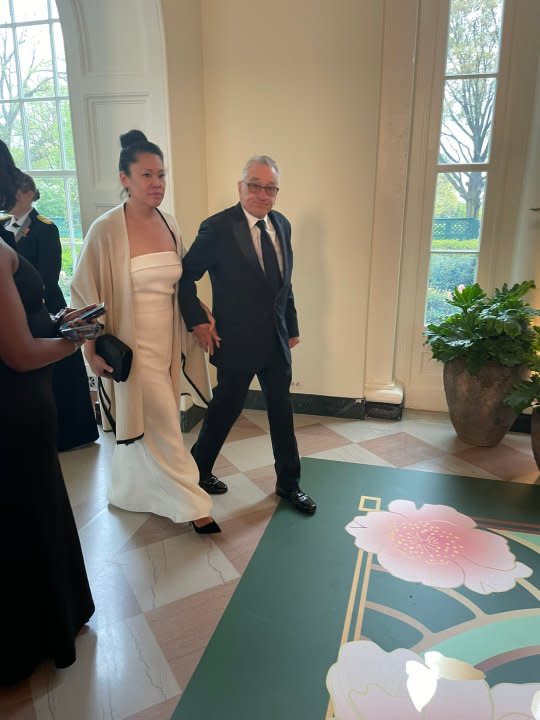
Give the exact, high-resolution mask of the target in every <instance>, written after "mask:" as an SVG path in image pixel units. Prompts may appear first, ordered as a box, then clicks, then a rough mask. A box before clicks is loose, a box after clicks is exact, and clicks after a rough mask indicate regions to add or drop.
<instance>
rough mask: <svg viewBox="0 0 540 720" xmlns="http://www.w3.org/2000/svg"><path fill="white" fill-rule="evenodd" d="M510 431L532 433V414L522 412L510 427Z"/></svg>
mask: <svg viewBox="0 0 540 720" xmlns="http://www.w3.org/2000/svg"><path fill="white" fill-rule="evenodd" d="M510 432H515V433H525V434H526V435H530V434H531V416H530V415H526V414H525V413H521V415H519V416H518V417H517V418H516V420H515V421H514V424H513V425H512V427H511V428H510Z"/></svg>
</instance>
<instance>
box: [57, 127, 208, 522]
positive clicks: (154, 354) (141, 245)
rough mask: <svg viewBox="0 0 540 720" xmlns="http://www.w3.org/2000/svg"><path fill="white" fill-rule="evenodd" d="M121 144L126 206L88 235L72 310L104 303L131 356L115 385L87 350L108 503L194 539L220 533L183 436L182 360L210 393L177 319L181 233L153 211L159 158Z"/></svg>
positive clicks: (161, 183) (158, 197)
mask: <svg viewBox="0 0 540 720" xmlns="http://www.w3.org/2000/svg"><path fill="white" fill-rule="evenodd" d="M120 140H121V144H122V151H121V153H120V162H119V166H120V180H121V183H122V185H123V187H124V189H125V190H126V191H127V195H128V199H127V201H126V202H125V203H124V204H123V205H120V206H118V207H116V208H113V209H112V210H110V211H108V212H106V213H105V214H104V215H102V216H101V217H99V218H98V219H97V220H95V221H94V223H93V224H92V226H91V227H90V229H89V231H88V234H87V236H86V238H85V243H84V246H83V249H82V252H81V256H80V258H79V262H78V265H77V269H76V272H75V275H74V278H73V283H72V286H71V299H72V303H74V305H75V307H78V306H79V305H86V304H88V303H90V302H105V304H106V307H107V314H106V315H105V316H104V322H105V332H107V333H111V334H112V335H115V336H116V337H118V338H119V339H120V340H122V341H123V342H125V343H126V345H128V346H129V347H131V349H132V350H133V364H132V368H131V371H130V374H129V377H128V379H127V381H126V382H123V383H112V381H110V380H107V379H106V378H107V373H108V372H110V371H111V368H110V367H109V366H108V365H107V364H106V362H105V360H104V359H103V358H102V357H101V356H100V355H98V354H97V353H96V348H95V343H93V342H87V343H86V345H85V355H86V358H87V360H88V363H89V364H90V367H91V368H92V371H93V372H94V374H95V375H96V376H98V377H100V378H102V380H103V382H104V383H105V384H106V390H107V391H108V395H109V396H110V397H111V403H112V407H111V410H112V415H113V416H114V418H115V420H116V441H117V444H116V448H115V451H114V456H113V462H112V470H111V479H110V485H109V490H108V499H109V502H110V503H111V504H113V505H116V506H117V507H120V508H123V509H124V510H131V511H135V512H152V513H155V514H157V515H164V516H165V517H168V518H170V519H171V520H173V521H174V522H188V521H189V522H191V523H192V525H193V528H194V530H195V531H196V532H198V533H204V534H206V533H215V532H220V529H219V526H218V525H217V524H216V523H215V522H214V521H213V519H212V518H211V517H210V509H211V506H212V501H211V498H210V496H209V495H208V494H207V493H206V492H205V491H204V490H203V489H202V488H201V487H199V472H198V469H197V465H196V464H195V461H194V460H193V457H192V456H191V453H190V452H189V451H188V450H187V449H186V448H185V447H184V443H183V440H182V434H181V432H180V414H179V413H180V408H179V403H180V394H181V377H182V372H181V367H180V356H181V354H182V355H183V356H184V359H185V360H186V363H185V365H184V369H185V375H186V376H189V377H190V380H191V381H192V383H193V385H194V386H195V387H196V388H197V390H198V391H199V393H200V394H201V395H204V394H205V391H208V392H209V384H208V375H207V370H206V363H205V360H204V358H203V356H202V355H201V354H200V353H199V351H198V349H197V345H196V343H194V342H193V343H190V340H189V338H188V334H187V332H185V328H184V327H183V323H182V320H181V317H180V314H179V310H178V303H177V298H176V294H177V289H178V280H179V279H180V276H181V273H182V262H181V257H182V253H181V241H180V234H179V231H178V227H177V225H176V222H175V220H174V218H173V217H172V216H170V215H167V214H165V213H161V212H160V211H159V210H158V206H159V205H160V203H161V201H162V200H163V195H164V192H165V173H164V169H163V154H162V152H161V150H160V148H159V147H158V146H157V145H155V144H154V143H150V142H148V140H147V139H146V137H145V136H144V135H143V133H142V132H140V131H138V130H132V131H130V132H129V133H126V134H125V135H122V136H121V138H120ZM89 298H92V299H91V300H90V299H89ZM218 341H219V339H218Z"/></svg>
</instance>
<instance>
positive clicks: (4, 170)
mask: <svg viewBox="0 0 540 720" xmlns="http://www.w3.org/2000/svg"><path fill="white" fill-rule="evenodd" d="M20 175H21V171H20V170H19V169H18V168H17V167H16V166H15V162H14V160H13V158H12V156H11V153H10V152H9V149H8V146H7V145H6V143H5V142H3V141H2V140H0V210H10V209H11V208H12V207H13V206H14V205H15V202H16V197H15V196H16V193H17V181H18V178H19V176H20Z"/></svg>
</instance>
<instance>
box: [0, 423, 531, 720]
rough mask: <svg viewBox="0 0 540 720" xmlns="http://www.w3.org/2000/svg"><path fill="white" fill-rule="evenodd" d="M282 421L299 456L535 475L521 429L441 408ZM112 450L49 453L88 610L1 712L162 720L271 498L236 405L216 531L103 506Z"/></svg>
mask: <svg viewBox="0 0 540 720" xmlns="http://www.w3.org/2000/svg"><path fill="white" fill-rule="evenodd" d="M295 425H296V433H297V439H298V445H299V448H300V454H301V455H302V456H303V457H307V456H309V457H315V458H327V459H331V460H338V461H340V460H341V461H345V462H356V463H365V464H369V465H381V466H387V467H399V468H405V467H406V468H413V469H416V470H424V471H429V472H441V473H446V474H454V475H465V476H478V477H485V478H492V479H495V480H499V481H501V482H518V483H539V482H540V478H539V471H538V468H537V467H536V463H535V461H534V458H533V456H532V452H531V447H530V437H529V436H528V435H522V434H515V433H509V434H508V435H507V436H506V437H505V438H504V440H503V441H502V443H501V444H500V445H498V446H497V447H495V448H477V447H471V446H470V445H466V444H465V443H463V442H461V441H460V440H458V439H457V438H456V436H455V433H454V431H453V429H452V426H451V425H450V422H449V420H448V417H447V416H446V415H445V414H442V413H427V412H418V411H406V412H405V413H404V417H403V419H402V420H401V421H400V422H396V421H389V420H369V419H368V420H341V419H336V418H328V417H319V416H313V415H296V416H295ZM197 432H198V428H195V430H194V431H193V432H192V433H189V434H187V435H186V436H185V443H186V445H188V446H191V444H193V442H194V440H195V438H196V434H197ZM112 451H113V439H112V437H111V436H110V435H109V434H102V436H101V438H100V440H99V442H98V443H95V444H94V445H92V446H89V447H86V448H82V449H79V450H75V451H72V452H67V453H63V454H62V455H61V462H62V467H63V469H64V475H65V479H66V484H67V487H68V491H69V495H70V498H71V502H72V505H73V510H74V513H75V518H76V521H77V525H78V528H79V534H80V538H81V543H82V546H83V551H84V555H85V560H86V566H87V570H88V574H89V578H90V584H91V587H92V591H93V595H94V600H95V603H96V613H95V615H94V617H93V618H92V620H91V622H90V623H89V626H88V628H87V629H85V630H84V631H83V633H82V634H81V635H80V637H79V638H78V641H77V662H76V663H75V664H74V665H73V666H72V667H70V668H68V669H66V670H62V671H55V670H54V668H52V667H51V666H50V665H49V664H44V665H43V666H41V667H40V668H39V669H38V671H37V672H36V673H35V674H34V675H33V676H32V677H31V678H30V679H29V680H28V681H27V682H24V683H21V684H20V685H18V686H16V687H14V688H11V689H9V690H0V717H2V718H5V719H6V720H45V719H47V720H53V719H54V720H74V719H75V718H76V719H77V720H98V719H99V720H169V718H170V716H171V714H172V712H173V710H174V708H175V706H176V704H177V702H178V699H179V697H180V695H181V693H182V689H183V688H184V687H185V686H186V683H187V682H188V680H189V678H190V676H191V674H192V672H193V670H194V668H195V666H196V665H197V662H198V661H199V659H200V657H201V655H202V653H203V650H204V648H205V647H206V644H207V643H208V641H209V639H210V637H211V635H212V632H213V631H214V628H215V627H216V625H217V623H218V621H219V619H220V617H221V614H222V613H223V611H224V609H225V607H226V605H227V603H228V601H229V599H230V597H231V595H232V593H233V592H234V590H235V588H236V585H237V583H238V581H239V579H240V577H241V575H242V573H243V571H244V570H245V568H246V567H247V564H248V562H249V560H250V558H251V555H252V554H253V551H254V549H255V547H256V546H257V543H258V541H259V539H260V537H261V536H262V534H263V533H264V530H265V528H266V525H267V524H268V522H269V520H270V518H271V516H272V513H273V511H274V509H275V507H276V505H277V502H278V499H277V498H276V497H275V495H274V494H273V489H274V485H275V476H274V472H273V465H272V463H273V459H272V452H271V447H270V438H269V435H268V423H267V419H266V415H265V413H263V412H261V411H256V410H246V411H244V413H243V415H242V416H241V418H240V419H239V421H238V422H237V423H236V425H235V427H234V428H233V429H232V431H231V433H230V435H229V437H228V439H227V442H226V444H225V445H224V447H223V450H222V453H221V455H220V457H219V459H218V462H217V464H216V467H215V472H216V474H217V475H218V476H219V477H221V478H223V479H225V480H226V482H227V484H228V485H229V488H230V489H229V492H228V493H227V494H226V495H223V496H218V497H216V498H215V502H214V509H213V512H212V514H213V516H214V517H215V518H216V520H217V521H218V522H219V524H220V525H221V528H222V533H221V534H220V535H215V536H208V537H205V536H198V535H195V533H193V530H191V529H190V528H189V526H188V525H183V524H182V525H176V524H174V523H172V522H171V521H170V520H168V519H165V518H161V517H158V516H155V515H151V514H146V513H129V512H124V511H122V510H118V509H116V508H113V507H111V506H109V505H108V504H107V500H106V486H107V477H108V469H109V465H110V460H111V455H112ZM315 499H316V498H315Z"/></svg>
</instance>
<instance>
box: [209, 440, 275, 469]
mask: <svg viewBox="0 0 540 720" xmlns="http://www.w3.org/2000/svg"><path fill="white" fill-rule="evenodd" d="M256 439H257V440H258V439H259V438H256ZM263 441H264V439H263ZM240 442H250V441H249V440H243V441H240ZM223 447H224V448H226V447H228V445H224V446H223ZM241 469H242V468H240V467H238V466H237V465H235V464H234V463H232V462H231V461H230V459H229V458H228V457H227V456H226V453H225V452H224V451H223V450H222V451H221V452H220V454H219V455H218V456H217V458H216V462H215V463H214V467H213V469H212V472H213V473H214V475H217V477H218V478H226V477H229V475H235V474H236V473H237V472H239V471H241Z"/></svg>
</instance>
